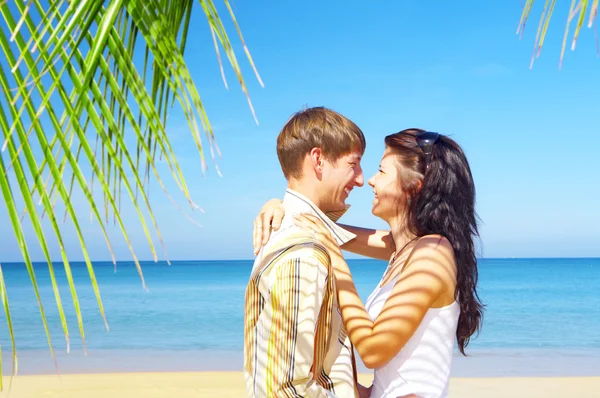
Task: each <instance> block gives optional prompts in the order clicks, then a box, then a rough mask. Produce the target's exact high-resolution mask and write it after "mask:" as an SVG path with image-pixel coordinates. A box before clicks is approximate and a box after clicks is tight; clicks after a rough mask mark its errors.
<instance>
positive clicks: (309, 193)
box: [287, 180, 322, 209]
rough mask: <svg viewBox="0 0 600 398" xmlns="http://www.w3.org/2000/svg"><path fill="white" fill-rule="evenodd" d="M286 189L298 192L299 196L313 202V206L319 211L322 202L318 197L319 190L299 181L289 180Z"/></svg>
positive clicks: (314, 186)
mask: <svg viewBox="0 0 600 398" xmlns="http://www.w3.org/2000/svg"><path fill="white" fill-rule="evenodd" d="M287 187H288V188H289V189H291V190H294V191H296V192H298V193H299V194H302V195H304V196H306V198H307V199H309V200H310V201H311V202H313V203H314V204H315V206H317V207H318V208H319V209H321V203H322V200H321V198H320V195H319V190H318V188H317V187H316V185H315V184H312V183H308V182H305V181H300V180H289V181H288V186H287Z"/></svg>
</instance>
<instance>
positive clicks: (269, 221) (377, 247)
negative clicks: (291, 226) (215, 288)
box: [252, 199, 395, 261]
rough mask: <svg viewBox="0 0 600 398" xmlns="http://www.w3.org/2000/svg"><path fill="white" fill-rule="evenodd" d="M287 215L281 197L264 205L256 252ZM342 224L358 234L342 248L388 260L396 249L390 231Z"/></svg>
mask: <svg viewBox="0 0 600 398" xmlns="http://www.w3.org/2000/svg"><path fill="white" fill-rule="evenodd" d="M284 215H285V209H284V207H283V204H282V203H281V200H280V199H271V200H269V201H268V202H267V203H265V204H264V205H263V207H262V208H261V209H260V212H259V214H258V216H256V218H255V219H254V231H253V235H252V241H253V246H254V254H257V253H258V252H259V250H260V248H261V246H264V245H265V244H266V243H267V241H268V240H269V236H271V229H273V230H277V229H279V226H280V225H281V220H283V216H284ZM340 226H341V227H342V228H344V229H347V230H348V231H350V232H352V233H353V234H355V235H356V238H355V239H353V240H351V241H350V242H348V243H346V244H345V245H343V246H342V249H344V250H347V251H349V252H352V253H356V254H360V255H362V256H366V257H371V258H377V259H380V260H385V261H388V260H389V259H390V257H391V256H392V253H393V252H394V250H395V247H394V240H393V239H392V235H391V233H390V231H381V230H376V229H369V228H361V227H353V226H351V225H344V224H340Z"/></svg>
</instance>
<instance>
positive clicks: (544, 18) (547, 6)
mask: <svg viewBox="0 0 600 398" xmlns="http://www.w3.org/2000/svg"><path fill="white" fill-rule="evenodd" d="M533 2H534V0H527V1H526V2H525V4H524V5H523V13H522V14H521V20H520V21H519V27H518V28H517V34H519V35H521V36H522V35H523V31H524V30H525V24H526V23H527V20H528V19H529V16H530V14H531V10H532V9H533ZM598 2H599V0H593V1H590V0H571V6H570V8H569V14H568V17H567V22H566V27H565V33H564V36H563V42H562V48H561V51H560V60H559V64H558V68H559V69H560V68H562V62H563V59H564V56H565V49H566V48H567V41H568V37H569V33H571V22H572V21H573V20H574V19H577V23H576V25H575V29H574V32H573V38H572V41H571V50H575V46H576V45H577V39H578V38H579V33H580V31H581V27H582V26H583V25H584V23H585V20H586V15H588V9H589V11H590V12H589V18H588V19H587V21H588V23H587V26H588V28H591V27H592V26H594V22H595V21H596V18H597V16H598ZM562 4H566V2H563V3H562ZM555 5H556V0H546V1H545V2H544V8H543V10H542V13H541V16H540V22H539V24H538V29H537V33H536V36H535V41H534V45H533V55H532V56H531V64H530V68H533V63H534V61H535V60H536V59H537V58H539V56H540V53H541V52H542V47H543V45H544V40H545V38H546V33H547V31H548V26H549V24H550V20H551V18H552V15H553V12H554V7H555ZM596 51H597V52H598V53H599V54H600V49H599V48H598V37H597V34H596Z"/></svg>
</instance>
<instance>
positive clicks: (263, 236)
mask: <svg viewBox="0 0 600 398" xmlns="http://www.w3.org/2000/svg"><path fill="white" fill-rule="evenodd" d="M284 215H285V209H284V208H283V203H282V202H281V200H280V199H271V200H269V201H268V202H267V203H265V204H264V205H263V207H262V208H261V209H260V213H258V216H257V217H256V218H255V219H254V231H253V233H252V244H253V245H254V255H256V254H258V252H259V251H260V248H261V247H262V246H264V245H265V244H266V243H267V241H268V240H269V236H271V228H273V230H274V231H277V230H278V229H279V227H280V226H281V221H282V220H283V216H284Z"/></svg>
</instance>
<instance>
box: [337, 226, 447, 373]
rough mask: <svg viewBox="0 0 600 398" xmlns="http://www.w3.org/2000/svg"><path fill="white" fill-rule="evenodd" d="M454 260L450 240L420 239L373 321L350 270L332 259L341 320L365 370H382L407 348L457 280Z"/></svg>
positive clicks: (429, 237)
mask: <svg viewBox="0 0 600 398" xmlns="http://www.w3.org/2000/svg"><path fill="white" fill-rule="evenodd" d="M453 258H454V256H453V250H452V246H450V243H449V242H448V241H447V240H446V239H444V238H440V237H437V236H427V237H424V238H421V239H420V240H419V241H418V242H417V244H416V246H415V249H414V252H413V254H412V257H411V259H410V260H409V261H408V263H407V264H406V265H405V267H404V269H403V271H402V273H401V274H400V277H399V278H398V279H397V281H396V283H395V285H394V287H393V288H392V292H391V294H390V297H389V298H388V299H387V301H386V302H385V304H384V306H383V309H382V311H381V313H380V314H379V316H378V317H377V319H375V321H373V320H371V317H370V315H369V314H368V312H367V310H366V309H365V306H364V305H363V303H362V301H361V299H360V297H359V295H358V292H357V291H356V286H355V285H354V281H353V280H352V276H351V274H350V269H349V268H348V265H347V264H346V262H345V261H344V259H343V258H342V257H341V256H332V262H333V266H334V270H335V276H336V281H337V288H338V301H339V306H340V309H341V312H342V318H343V319H344V324H345V325H346V329H347V330H348V334H349V336H350V340H351V341H352V343H353V344H354V346H355V347H356V350H357V351H358V353H359V355H360V357H361V359H362V360H363V363H364V364H365V366H367V367H368V368H371V369H374V368H378V367H381V366H383V365H385V364H386V363H387V362H389V361H390V360H391V359H392V358H393V357H394V356H395V355H396V354H397V353H398V352H399V351H400V350H401V349H402V347H404V345H405V344H406V343H407V342H408V340H409V339H410V338H411V337H412V335H413V334H414V332H415V331H416V330H417V328H418V327H419V325H420V324H421V321H422V320H423V318H424V317H425V314H426V313H427V311H428V310H429V308H431V306H432V305H433V303H434V302H435V301H436V300H437V299H438V298H439V297H440V295H442V294H443V293H445V292H446V291H447V290H448V289H449V288H450V287H451V286H452V280H453V278H455V277H456V276H455V275H456V271H455V265H454V260H453Z"/></svg>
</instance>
